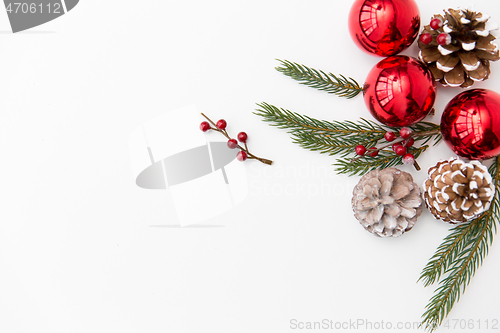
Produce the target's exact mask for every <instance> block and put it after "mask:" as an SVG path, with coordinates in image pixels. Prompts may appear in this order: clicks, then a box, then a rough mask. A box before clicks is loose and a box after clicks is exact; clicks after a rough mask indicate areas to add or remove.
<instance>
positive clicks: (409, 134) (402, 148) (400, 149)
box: [351, 127, 439, 171]
mask: <svg viewBox="0 0 500 333" xmlns="http://www.w3.org/2000/svg"><path fill="white" fill-rule="evenodd" d="M435 134H439V130H432V131H426V132H419V133H414V132H413V131H412V130H411V129H410V128H408V127H403V128H401V129H400V131H399V135H400V138H397V135H396V133H394V132H392V131H388V132H386V133H385V135H384V139H385V140H386V141H387V142H388V143H387V144H385V145H383V146H381V147H378V148H377V147H370V148H369V149H366V147H365V146H363V145H358V146H356V148H355V152H356V154H357V155H358V156H356V157H355V158H353V159H352V160H351V163H352V162H354V161H356V160H358V159H360V158H362V157H366V155H368V156H371V157H376V156H377V155H378V153H379V152H380V151H382V150H384V149H385V148H387V147H390V146H392V151H393V152H394V153H395V154H396V155H399V156H402V160H403V163H404V164H413V166H414V167H415V169H416V170H417V171H420V170H421V168H420V165H419V164H418V163H417V161H416V159H415V155H414V154H412V153H408V149H409V148H410V147H412V146H413V144H414V143H415V139H416V138H417V137H422V136H427V135H435ZM394 140H396V141H394Z"/></svg>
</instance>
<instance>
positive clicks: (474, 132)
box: [441, 89, 500, 160]
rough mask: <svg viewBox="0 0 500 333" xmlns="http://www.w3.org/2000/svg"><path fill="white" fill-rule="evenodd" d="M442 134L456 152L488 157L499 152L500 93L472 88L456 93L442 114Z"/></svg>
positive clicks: (477, 157)
mask: <svg viewBox="0 0 500 333" xmlns="http://www.w3.org/2000/svg"><path fill="white" fill-rule="evenodd" d="M441 133H442V134H443V138H444V140H445V142H446V143H447V144H448V146H449V147H450V148H451V149H452V150H453V151H454V152H455V154H457V155H459V156H462V157H465V158H468V159H471V160H485V159H488V158H492V157H494V156H496V155H499V154H500V95H499V94H497V93H496V92H493V91H491V90H486V89H472V90H468V91H464V92H463V93H460V94H458V95H457V96H455V97H454V98H453V99H452V100H451V101H450V102H449V103H448V105H446V108H445V110H444V112H443V116H442V117H441Z"/></svg>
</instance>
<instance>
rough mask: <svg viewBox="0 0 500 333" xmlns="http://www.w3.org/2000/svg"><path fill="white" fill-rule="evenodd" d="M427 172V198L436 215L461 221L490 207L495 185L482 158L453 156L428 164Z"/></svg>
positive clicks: (448, 219)
mask: <svg viewBox="0 0 500 333" xmlns="http://www.w3.org/2000/svg"><path fill="white" fill-rule="evenodd" d="M428 174H429V178H427V179H426V180H425V182H424V199H425V203H426V204H427V207H428V208H429V210H430V211H431V213H432V214H433V215H434V217H435V218H436V219H441V220H443V221H446V222H449V223H452V224H456V223H461V222H465V221H469V220H471V219H474V218H476V217H478V216H479V215H481V214H482V213H483V212H485V211H487V210H488V209H489V208H490V204H491V201H492V200H493V195H494V194H495V186H494V185H493V182H492V179H491V175H490V174H489V173H488V169H487V168H486V167H485V166H484V165H482V164H481V163H480V162H478V161H472V162H469V163H466V162H464V161H462V160H461V159H458V158H450V159H449V160H447V161H440V162H438V163H437V164H436V166H434V167H431V168H429V171H428Z"/></svg>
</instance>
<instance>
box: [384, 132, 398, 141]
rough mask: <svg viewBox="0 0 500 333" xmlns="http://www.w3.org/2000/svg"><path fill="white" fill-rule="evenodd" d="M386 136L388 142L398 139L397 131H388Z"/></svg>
mask: <svg viewBox="0 0 500 333" xmlns="http://www.w3.org/2000/svg"><path fill="white" fill-rule="evenodd" d="M384 138H385V140H386V141H387V142H391V141H394V139H396V133H394V132H386V133H385V135H384Z"/></svg>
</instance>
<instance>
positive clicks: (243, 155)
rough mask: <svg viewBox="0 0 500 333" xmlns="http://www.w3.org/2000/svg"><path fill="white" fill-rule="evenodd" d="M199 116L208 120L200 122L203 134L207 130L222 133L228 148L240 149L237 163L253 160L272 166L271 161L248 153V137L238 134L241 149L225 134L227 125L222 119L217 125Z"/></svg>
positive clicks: (236, 142) (241, 133)
mask: <svg viewBox="0 0 500 333" xmlns="http://www.w3.org/2000/svg"><path fill="white" fill-rule="evenodd" d="M201 115H202V116H203V117H205V119H206V120H208V122H206V121H204V122H202V123H201V124H200V129H201V130H202V131H203V132H206V131H208V130H214V131H217V132H219V133H222V135H224V136H225V137H226V138H227V139H228V141H227V146H228V147H229V148H231V149H235V148H238V149H240V151H239V152H238V154H237V155H236V158H237V159H238V161H241V162H243V161H245V160H246V159H254V160H258V161H260V162H262V163H264V164H267V165H271V164H273V161H271V160H268V159H266V158H262V157H257V156H255V155H254V154H252V153H250V151H249V150H248V146H247V139H248V135H247V134H246V133H245V132H240V133H238V140H239V141H240V142H241V143H243V145H244V147H242V146H240V145H239V144H238V141H236V139H233V138H231V137H230V136H229V134H227V131H226V126H227V123H226V121H225V120H224V119H220V120H219V121H217V123H214V122H213V121H212V120H211V119H210V118H208V117H207V116H206V115H204V114H203V113H202V114H201Z"/></svg>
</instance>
